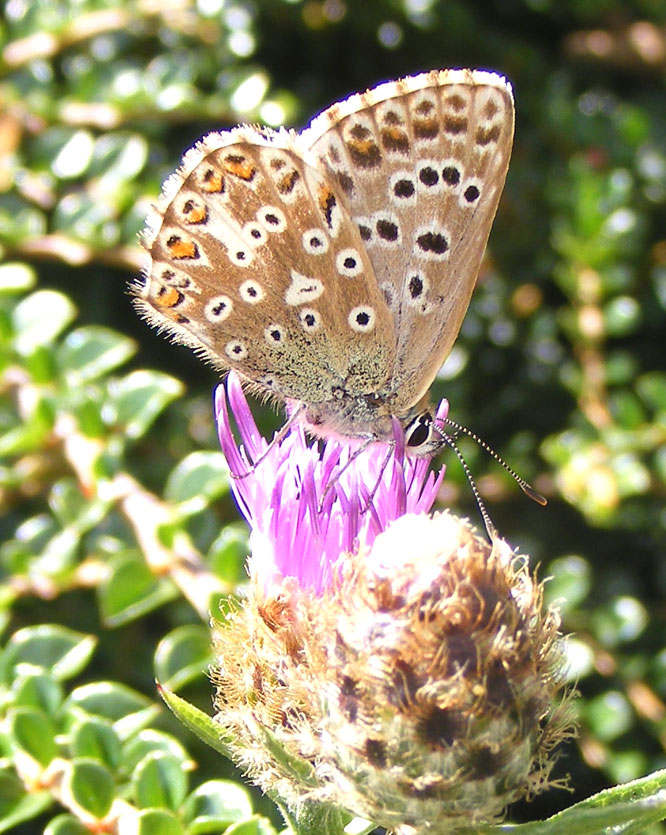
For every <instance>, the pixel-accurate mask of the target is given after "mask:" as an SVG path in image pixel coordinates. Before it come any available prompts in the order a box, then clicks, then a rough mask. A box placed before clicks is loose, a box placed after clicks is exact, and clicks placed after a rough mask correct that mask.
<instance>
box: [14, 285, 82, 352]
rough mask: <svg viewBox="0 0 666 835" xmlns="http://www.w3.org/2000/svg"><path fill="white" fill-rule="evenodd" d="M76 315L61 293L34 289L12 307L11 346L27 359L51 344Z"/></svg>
mask: <svg viewBox="0 0 666 835" xmlns="http://www.w3.org/2000/svg"><path fill="white" fill-rule="evenodd" d="M75 316H76V308H75V307H74V305H73V304H72V302H71V301H70V300H69V299H68V298H67V296H65V295H64V294H63V293H57V292H56V291H55V290H37V291H36V292H35V293H32V294H31V295H29V296H27V297H26V298H25V299H23V300H22V301H20V302H19V303H18V304H17V305H16V307H15V308H14V313H13V316H12V324H13V327H14V332H15V334H16V336H15V338H14V347H15V349H16V351H17V352H18V353H19V354H22V355H23V356H27V355H29V354H31V353H32V352H33V351H35V350H36V349H37V348H41V347H43V346H44V345H47V344H49V343H50V342H52V341H53V340H54V339H55V338H56V336H58V334H59V333H61V332H62V331H63V330H64V329H65V328H66V327H67V325H69V323H70V322H71V321H72V320H73V319H74V317H75Z"/></svg>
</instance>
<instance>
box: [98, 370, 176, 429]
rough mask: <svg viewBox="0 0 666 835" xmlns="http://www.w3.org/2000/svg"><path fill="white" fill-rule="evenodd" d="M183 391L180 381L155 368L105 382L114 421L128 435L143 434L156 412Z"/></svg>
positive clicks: (157, 413)
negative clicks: (108, 383) (107, 386)
mask: <svg viewBox="0 0 666 835" xmlns="http://www.w3.org/2000/svg"><path fill="white" fill-rule="evenodd" d="M182 393H183V384H182V383H181V382H180V381H179V380H176V378H175V377H170V376H169V375H168V374H161V373H159V372H157V371H146V370H141V371H133V372H132V373H131V374H128V375H127V376H126V377H123V378H122V379H120V380H114V381H113V382H112V383H111V384H110V385H109V394H110V395H111V403H112V406H113V408H114V410H115V422H116V423H119V424H121V426H123V427H124V431H125V434H126V435H127V436H128V437H129V438H140V437H141V436H142V435H144V434H145V433H146V432H147V430H148V428H149V427H150V425H151V423H152V422H153V421H154V420H155V418H156V417H157V415H159V413H160V412H161V411H162V410H163V409H164V408H165V406H167V405H168V404H169V403H171V401H172V400H175V399H176V398H177V397H180V395H181V394H182Z"/></svg>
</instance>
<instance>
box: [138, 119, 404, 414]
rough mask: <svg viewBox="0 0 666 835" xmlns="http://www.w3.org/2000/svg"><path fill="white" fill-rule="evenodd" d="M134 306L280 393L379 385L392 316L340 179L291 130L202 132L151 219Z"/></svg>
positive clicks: (391, 350)
mask: <svg viewBox="0 0 666 835" xmlns="http://www.w3.org/2000/svg"><path fill="white" fill-rule="evenodd" d="M144 246H145V248H146V249H147V251H148V253H149V255H150V264H149V266H148V268H147V270H146V275H145V284H144V285H143V286H137V288H136V295H137V306H138V308H139V309H140V311H141V313H142V314H143V315H145V317H146V318H147V319H148V320H149V321H150V322H151V323H153V324H155V325H157V326H159V327H162V328H164V329H165V330H167V331H168V332H169V333H170V334H171V335H172V336H173V337H174V338H175V340H177V341H180V342H183V343H185V344H187V345H190V346H192V347H194V348H195V349H196V350H198V351H199V352H201V353H203V354H204V355H205V356H206V357H207V358H209V359H210V360H211V361H212V362H213V363H214V364H215V365H216V366H217V367H219V368H222V369H228V368H234V369H236V370H237V371H239V372H240V373H241V374H242V375H243V376H244V377H246V378H247V379H249V380H251V381H253V382H254V383H257V384H259V385H260V386H263V387H264V388H266V389H267V390H269V391H271V392H273V393H275V394H277V395H278V396H280V397H283V398H290V399H297V400H302V401H305V402H306V403H319V402H322V401H326V400H330V399H332V398H335V397H336V396H339V391H338V390H339V388H340V387H341V386H342V387H344V388H345V390H346V391H347V392H348V393H350V394H359V393H366V392H372V391H376V390H377V389H378V388H379V387H380V386H381V385H382V384H383V383H384V382H385V380H386V379H387V377H388V376H389V375H390V370H391V367H392V366H393V364H394V354H395V339H394V337H393V333H392V331H393V322H392V318H391V315H390V313H389V311H388V308H387V307H386V304H385V301H384V299H383V296H382V294H381V292H380V291H379V289H378V286H377V281H376V279H375V277H374V273H373V268H372V264H371V263H370V260H369V257H368V255H367V252H366V251H365V248H364V246H363V243H362V241H361V237H360V233H359V230H358V228H357V226H356V225H355V224H353V223H351V222H350V219H349V217H348V215H346V214H345V211H344V203H343V199H342V195H341V190H340V186H339V185H338V184H337V181H335V180H334V179H333V178H332V177H331V176H330V174H329V173H328V172H326V171H324V172H321V171H317V170H316V169H315V168H314V167H312V166H309V165H307V164H306V163H305V162H304V161H303V159H302V158H301V156H300V155H299V153H298V152H297V151H296V150H295V148H294V145H293V139H292V136H291V134H289V133H287V132H286V131H281V132H279V133H270V134H264V133H260V132H259V131H256V130H254V129H252V128H239V129H236V130H234V131H230V132H225V133H216V134H210V135H209V136H207V137H205V138H204V139H203V140H202V141H201V142H200V143H199V144H198V145H197V146H196V147H195V148H193V149H192V150H191V151H189V152H188V154H186V156H185V158H184V160H183V165H182V168H181V169H180V171H178V172H177V173H176V174H175V175H173V177H172V178H170V180H168V181H167V183H166V184H165V188H164V192H163V195H162V198H161V200H160V203H159V205H158V206H157V207H156V209H155V210H154V212H153V214H152V215H151V217H150V218H149V221H148V229H147V231H146V233H145V236H144Z"/></svg>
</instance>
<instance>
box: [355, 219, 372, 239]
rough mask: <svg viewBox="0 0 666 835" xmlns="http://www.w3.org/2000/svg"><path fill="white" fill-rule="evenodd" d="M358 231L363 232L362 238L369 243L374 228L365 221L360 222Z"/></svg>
mask: <svg viewBox="0 0 666 835" xmlns="http://www.w3.org/2000/svg"><path fill="white" fill-rule="evenodd" d="M358 231H359V232H360V234H361V240H362V241H364V243H367V242H368V241H369V240H370V239H371V238H372V229H371V228H370V227H369V226H366V225H365V224H364V223H359V225H358Z"/></svg>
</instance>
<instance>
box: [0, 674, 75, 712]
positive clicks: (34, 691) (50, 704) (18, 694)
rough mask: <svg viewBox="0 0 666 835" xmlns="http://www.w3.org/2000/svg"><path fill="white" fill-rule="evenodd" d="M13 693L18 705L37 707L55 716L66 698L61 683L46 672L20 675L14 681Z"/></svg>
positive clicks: (14, 701) (14, 702)
mask: <svg viewBox="0 0 666 835" xmlns="http://www.w3.org/2000/svg"><path fill="white" fill-rule="evenodd" d="M11 695H12V700H13V704H14V705H15V706H16V707H35V708H38V709H39V710H42V711H44V713H46V714H47V715H48V716H55V714H56V713H57V711H58V710H59V708H60V705H61V704H62V701H63V698H64V694H63V690H62V687H61V686H60V683H59V682H58V681H56V680H55V679H54V678H53V677H52V676H50V675H49V674H48V673H45V672H44V673H42V672H28V673H24V674H21V675H18V676H17V677H16V678H15V679H14V681H13V682H12V687H11Z"/></svg>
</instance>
